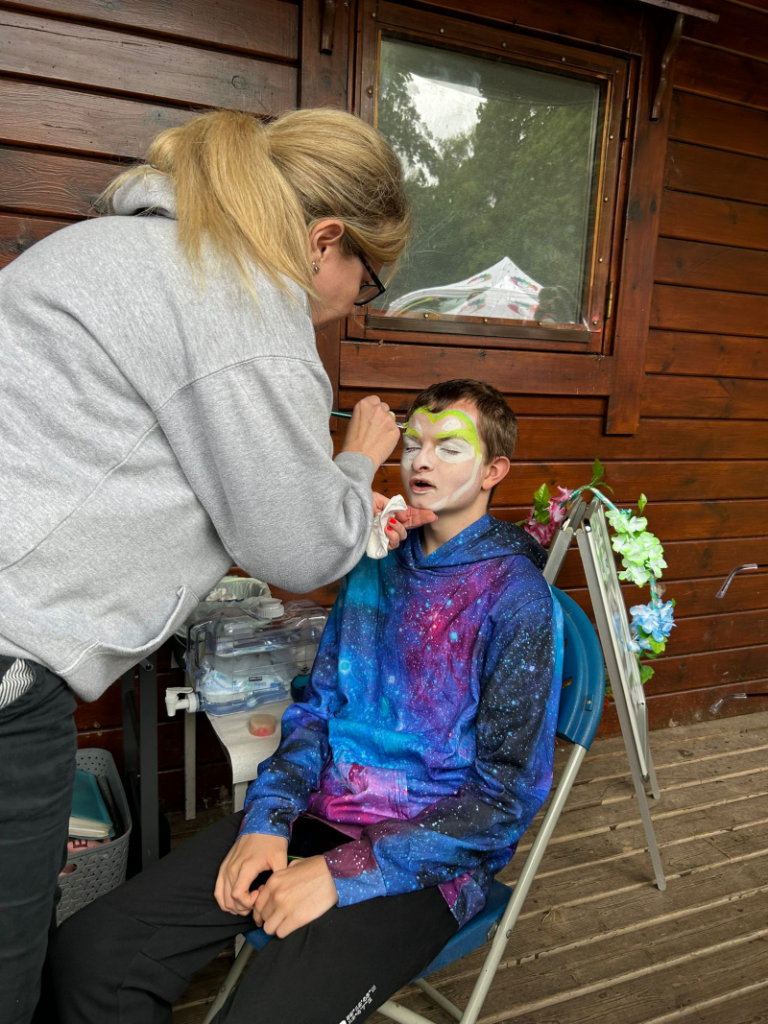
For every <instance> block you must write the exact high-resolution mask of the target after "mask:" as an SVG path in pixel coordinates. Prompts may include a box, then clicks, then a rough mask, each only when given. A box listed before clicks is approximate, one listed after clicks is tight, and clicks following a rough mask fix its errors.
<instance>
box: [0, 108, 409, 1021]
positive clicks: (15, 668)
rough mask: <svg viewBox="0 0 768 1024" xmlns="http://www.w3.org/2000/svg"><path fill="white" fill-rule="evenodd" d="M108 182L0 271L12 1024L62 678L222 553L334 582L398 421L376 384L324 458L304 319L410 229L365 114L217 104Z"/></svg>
mask: <svg viewBox="0 0 768 1024" xmlns="http://www.w3.org/2000/svg"><path fill="white" fill-rule="evenodd" d="M104 198H105V202H106V204H107V208H108V212H109V213H111V214H112V216H107V217H102V218H98V219H94V220H89V221H87V222H85V223H81V224H77V225H74V226H72V227H69V228H66V229H64V230H63V231H60V232H57V233H56V234H55V235H53V236H51V237H49V238H47V239H45V240H44V241H42V242H40V243H38V244H37V245H36V246H35V247H34V248H33V249H32V250H30V251H29V252H27V253H25V254H24V255H23V256H21V257H19V259H18V260H16V261H15V262H14V263H13V264H12V265H11V266H10V267H8V268H7V269H6V270H4V271H3V272H2V274H0V355H1V357H2V358H0V387H1V388H2V394H3V401H2V403H0V431H2V436H3V444H2V447H1V448H0V609H2V613H1V618H0V751H1V756H0V822H2V825H0V918H2V921H3V927H2V933H1V934H2V938H1V939H0V1024H11V1022H12V1024H26V1022H27V1021H29V1020H30V1019H31V1017H32V1014H33V1011H34V1008H35V1004H36V1002H37V999H38V993H39V975H40V970H41V967H42V963H43V958H44V955H45V949H46V943H47V931H48V926H49V922H50V920H51V915H52V910H53V904H54V894H55V890H56V878H57V874H58V872H59V870H60V868H61V866H62V863H61V862H62V851H63V849H64V844H65V841H66V832H67V819H68V815H69V809H70V804H71V794H72V783H73V774H74V751H75V725H74V721H73V717H72V712H73V711H74V708H75V701H74V698H73V692H74V693H75V694H77V695H78V696H80V697H81V698H82V699H84V700H86V701H92V700H95V699H96V698H98V697H99V696H100V695H101V694H102V693H103V692H104V690H106V688H107V687H108V686H109V685H110V684H111V683H112V681H113V680H115V679H117V678H118V677H119V676H120V675H121V673H123V672H124V671H126V670H127V669H129V668H131V667H132V666H133V665H135V664H136V663H137V662H138V661H139V660H140V658H141V657H143V656H145V655H146V654H148V653H150V652H152V651H154V650H155V649H156V648H158V647H159V646H160V645H161V644H162V642H163V641H164V640H165V639H166V638H167V637H168V636H170V635H171V633H172V632H173V631H174V630H175V629H176V628H177V627H178V626H179V625H180V624H181V623H182V622H183V621H184V620H185V618H186V617H187V615H188V614H189V612H190V611H191V609H192V608H193V606H194V605H195V604H196V603H197V602H198V601H199V600H200V599H201V598H202V597H203V596H204V595H205V594H206V593H207V592H208V591H209V590H210V588H211V587H212V585H213V584H215V583H216V581H217V580H218V579H219V578H220V577H221V576H223V575H224V574H225V572H226V571H227V569H228V568H229V567H230V566H231V565H232V563H233V562H235V563H237V564H238V565H240V566H242V568H243V569H245V570H247V571H248V572H250V573H251V574H253V575H254V576H257V577H260V578H262V579H266V580H269V581H270V582H271V583H274V584H277V585H280V586H283V587H285V588H287V589H289V590H292V591H299V592H301V591H308V590H311V589H312V588H314V587H317V586H319V585H323V584H326V583H329V582H330V581H332V580H334V579H338V578H339V577H341V576H342V575H344V574H345V573H346V572H347V571H348V570H349V569H351V568H352V566H353V565H355V563H356V562H357V561H358V560H359V558H360V557H361V555H362V553H363V551H364V549H365V545H366V542H367V540H368V537H369V535H370V531H371V523H372V516H373V501H372V492H371V481H372V478H373V474H374V472H375V471H376V469H377V468H378V467H379V466H380V465H381V463H382V462H383V461H384V460H385V459H386V458H387V457H388V456H389V455H390V453H391V452H392V450H393V448H394V446H395V444H396V443H397V440H398V436H399V431H398V429H397V427H396V426H395V424H394V422H393V418H392V416H391V415H390V413H389V410H388V406H387V405H386V404H385V403H384V402H381V401H379V399H378V398H375V397H369V398H366V399H364V400H363V401H361V402H360V403H358V405H357V406H356V408H355V410H354V413H353V416H352V420H351V423H350V425H349V429H348V430H347V434H346V439H345V442H344V446H343V451H342V452H341V454H340V455H339V456H338V457H337V458H336V459H335V460H334V459H333V458H332V445H331V438H330V434H329V430H328V416H329V412H330V408H331V387H330V383H329V380H328V377H327V376H326V373H325V371H324V369H323V366H322V364H321V362H320V359H319V357H318V354H317V350H316V346H315V336H314V331H313V327H317V326H319V325H322V324H324V323H326V322H328V321H330V320H332V319H334V318H337V317H340V316H343V315H346V314H348V313H349V312H350V311H351V310H352V308H353V306H354V305H356V304H358V305H359V304H361V303H364V302H365V301H367V300H369V299H370V298H371V297H373V296H375V295H377V294H379V293H380V285H379V283H378V279H377V277H376V273H377V271H378V270H379V269H380V267H381V265H383V264H385V263H390V262H392V261H394V260H396V259H397V258H398V257H399V256H400V254H401V253H402V251H403V248H404V245H405V243H406V240H407V236H408V232H409V228H410V212H409V208H408V204H407V201H406V198H405V195H404V192H403V183H402V173H401V170H400V167H399V165H398V162H397V159H396V157H395V155H394V153H393V152H392V150H391V148H390V147H389V145H388V144H387V143H386V142H385V140H384V139H383V138H382V137H381V136H380V135H379V134H378V133H377V132H376V131H374V130H373V129H372V128H370V127H369V126H367V125H366V124H364V123H363V122H362V121H360V120H359V119H357V118H355V117H352V116H351V115H348V114H345V113H342V112H339V111H332V110H303V111H294V112H291V113H287V114H285V115H284V116H281V117H279V118H277V119H276V120H275V121H273V122H271V123H269V124H262V123H260V122H259V121H257V120H256V119H254V118H253V117H251V116H250V115H246V114H242V113H236V112H231V111H220V112H214V113H208V114H204V115H203V116H200V117H197V118H195V119H193V120H191V121H190V122H189V123H187V124H186V125H185V126H183V127H181V128H173V129H171V130H169V131H165V132H163V133H162V134H161V135H159V136H158V137H157V139H156V140H155V141H154V143H153V144H152V145H151V147H150V149H149V152H148V154H147V162H146V164H144V165H142V166H139V167H137V168H134V169H131V170H129V171H127V172H126V173H124V174H123V175H121V176H120V177H119V178H118V179H117V180H116V181H115V182H114V183H113V184H112V185H111V186H110V187H109V189H108V190H107V192H106V193H105V197H104ZM403 518H404V516H403ZM391 536H392V540H391V544H392V545H393V546H394V545H396V544H397V543H398V540H399V539H400V538H401V537H404V536H405V531H404V528H403V527H402V526H401V524H400V523H397V524H395V525H394V528H393V531H392V533H391Z"/></svg>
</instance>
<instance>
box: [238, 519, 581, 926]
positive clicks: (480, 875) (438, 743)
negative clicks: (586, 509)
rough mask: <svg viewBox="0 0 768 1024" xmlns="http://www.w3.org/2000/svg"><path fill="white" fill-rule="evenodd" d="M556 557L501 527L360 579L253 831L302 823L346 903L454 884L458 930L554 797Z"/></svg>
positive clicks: (486, 524)
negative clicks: (314, 827) (313, 820)
mask: <svg viewBox="0 0 768 1024" xmlns="http://www.w3.org/2000/svg"><path fill="white" fill-rule="evenodd" d="M544 557H545V555H544V551H543V549H542V548H541V547H540V546H539V545H538V544H537V543H536V542H535V541H534V540H533V539H532V538H531V537H529V536H528V534H526V533H525V532H524V531H523V530H521V529H519V528H518V527H516V526H512V525H511V524H508V523H502V522H500V521H498V520H496V519H494V518H493V517H491V516H490V515H485V516H483V517H482V518H481V519H479V520H478V521H477V522H475V523H473V524H472V525H471V526H469V527H468V528H467V529H465V530H463V531H462V532H461V533H460V534H458V535H457V536H456V537H453V538H452V539H451V540H450V541H448V542H447V543H446V544H444V545H442V546H441V547H440V548H438V549H437V550H436V551H434V552H433V553H432V554H430V555H424V554H423V552H422V549H421V543H420V539H419V532H418V531H417V530H413V531H411V532H410V533H409V535H408V539H407V540H406V541H405V542H404V543H403V544H402V545H401V546H400V547H399V548H398V549H397V550H396V551H394V552H391V553H390V554H389V555H388V556H387V557H386V558H384V559H382V560H381V561H373V560H371V559H369V558H363V559H362V561H361V562H360V563H359V565H357V566H356V568H355V569H353V570H352V572H351V573H350V574H349V575H348V576H347V577H346V578H345V580H344V581H343V584H342V588H341V592H340V594H339V597H338V598H337V600H336V603H335V605H334V607H333V610H332V612H331V616H330V618H329V620H328V624H327V626H326V628H325V631H324V633H323V637H322V640H321V643H320V649H319V650H318V654H317V658H316V659H315V664H314V668H313V670H312V677H311V680H310V683H309V685H308V686H307V691H306V698H305V700H304V701H303V702H302V703H297V704H294V705H292V706H291V707H290V708H289V709H288V710H287V711H286V713H285V715H284V716H283V721H282V740H281V743H280V747H279V748H278V750H277V752H276V753H275V755H274V756H273V757H272V758H270V759H269V760H267V761H265V762H264V763H263V765H261V770H260V774H259V777H258V778H257V779H256V781H255V782H254V783H252V785H251V787H250V788H249V790H248V795H247V798H246V813H245V818H244V821H243V827H242V832H243V833H263V834H269V835H281V836H285V837H286V838H288V837H289V836H290V830H291V825H292V823H293V821H294V820H295V818H296V817H298V815H299V814H302V813H309V814H311V815H314V816H315V817H317V818H320V819H322V820H324V821H327V822H328V823H329V824H331V825H333V826H334V828H336V829H338V830H340V831H341V832H344V833H346V834H347V835H349V836H350V837H351V839H352V841H351V842H348V843H346V844H344V845H342V846H339V847H337V848H336V849H335V850H332V851H331V852H330V853H328V854H326V855H325V858H326V861H327V863H328V867H329V869H330V872H331V875H332V876H333V879H334V882H335V884H336V889H337V891H338V894H339V905H340V906H344V905H346V904H350V903H358V902H360V901H362V900H366V899H371V898H372V897H374V896H386V895H397V894H399V893H404V892H411V891H414V890H417V889H424V888H427V887H429V886H439V887H440V890H441V892H442V894H443V896H444V897H445V899H446V901H447V902H448V905H449V906H450V908H451V911H452V913H453V914H454V916H455V917H456V919H457V921H458V922H459V925H462V924H463V923H464V922H466V921H468V920H469V919H470V918H471V917H473V916H474V914H476V913H477V912H478V911H479V910H480V909H481V908H482V906H483V904H484V903H485V900H486V898H487V895H488V890H489V887H490V884H491V881H492V880H493V876H494V875H495V874H496V873H497V872H498V871H499V870H500V869H501V868H502V867H503V866H504V865H505V864H506V863H507V862H508V861H509V859H510V857H511V856H512V854H513V853H514V851H515V847H516V845H517V842H518V840H519V838H520V836H521V835H522V833H523V832H524V831H525V829H526V828H527V827H528V825H529V824H530V823H531V820H532V819H533V817H534V815H535V814H536V812H537V810H538V809H539V807H541V805H542V803H543V802H544V800H545V799H546V796H547V793H548V792H549V789H550V786H551V783H552V760H553V754H554V738H555V726H556V724H557V714H558V706H559V699H560V683H561V676H562V649H563V632H562V616H561V613H560V608H559V605H558V604H557V602H556V601H555V600H554V598H553V596H552V593H551V591H550V589H549V586H548V585H547V583H546V582H545V580H544V578H543V576H542V575H541V571H540V570H541V567H542V565H543V562H544Z"/></svg>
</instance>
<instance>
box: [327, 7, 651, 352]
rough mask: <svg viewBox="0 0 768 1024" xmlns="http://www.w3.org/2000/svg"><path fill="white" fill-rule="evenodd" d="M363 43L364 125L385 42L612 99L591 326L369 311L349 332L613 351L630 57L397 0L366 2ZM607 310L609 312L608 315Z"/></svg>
mask: <svg viewBox="0 0 768 1024" xmlns="http://www.w3.org/2000/svg"><path fill="white" fill-rule="evenodd" d="M360 29H361V31H360V37H359V39H360V46H359V49H358V55H357V75H356V84H357V88H356V90H355V93H356V95H355V107H356V113H358V114H359V115H360V116H361V117H362V118H363V119H364V120H366V121H368V122H369V123H371V124H374V125H376V123H377V107H378V83H379V57H380V50H381V39H382V36H385V35H386V36H388V37H390V38H397V39H402V40H404V41H408V42H415V43H420V44H422V45H430V46H437V47H440V48H442V49H448V50H452V51H454V52H461V53H467V54H470V55H475V56H478V57H485V58H491V59H496V60H499V61H501V62H505V63H509V64H512V65H514V66H518V67H519V66H524V67H529V68H532V69H534V70H540V71H549V72H553V73H557V72H558V71H561V70H562V69H563V68H564V67H565V68H567V69H568V72H569V74H570V76H571V77H577V78H582V79H584V80H586V81H591V82H598V83H600V85H601V102H603V103H604V113H603V116H602V118H601V121H602V137H601V138H600V140H599V148H598V167H597V169H596V184H595V187H594V205H593V208H592V210H591V213H592V217H593V224H594V228H593V230H592V232H591V236H590V251H589V253H588V255H587V259H588V264H587V282H586V290H585V301H584V307H583V308H584V318H585V321H586V322H585V323H583V324H580V325H573V326H558V327H552V326H548V325H541V324H536V323H534V322H532V321H520V320H507V319H504V320H501V319H495V320H494V319H491V318H487V317H468V316H462V317H453V316H450V315H445V314H443V315H439V316H437V315H434V314H424V322H423V323H421V322H420V320H419V318H418V317H403V318H402V319H400V318H393V317H387V316H382V315H378V316H377V315H376V313H375V312H371V311H369V310H367V309H366V311H365V312H364V313H362V314H360V315H358V316H353V317H350V318H349V320H348V322H347V336H348V337H350V338H359V339H360V340H370V339H372V338H375V339H376V340H383V341H397V342H402V343H406V344H407V343H409V342H413V343H419V344H441V343H444V342H445V341H447V340H448V339H447V338H446V335H448V336H450V337H451V340H452V341H453V342H454V343H456V344H460V345H462V346H466V347H477V348H495V349H496V348H502V349H523V350H525V349H527V350H534V351H555V352H581V353H588V354H593V355H596V354H609V353H610V351H611V345H612V315H611V313H612V310H611V309H610V308H609V306H610V299H609V294H610V293H611V292H612V291H613V288H614V284H613V283H614V281H615V277H616V273H617V264H618V252H617V250H618V248H619V247H618V246H617V245H615V244H614V239H615V238H617V237H619V233H620V225H621V219H622V215H623V209H624V198H625V193H626V175H625V174H624V173H623V166H622V164H623V160H622V155H623V154H622V150H623V148H624V146H623V135H624V134H625V133H624V125H625V124H626V121H627V111H628V109H629V104H630V102H631V96H630V93H631V90H632V89H633V88H634V87H635V84H636V83H635V80H634V79H635V76H634V75H633V62H632V61H631V60H630V59H628V57H626V56H616V55H613V54H606V53H601V52H593V51H591V50H587V49H584V48H578V47H575V46H570V45H564V44H562V43H554V42H551V43H550V42H547V41H543V40H539V39H535V38H532V37H530V36H526V35H522V34H520V33H518V32H514V31H512V30H499V29H498V28H490V27H488V26H484V25H478V24H474V23H472V22H467V21H464V20H461V19H458V18H452V17H444V16H443V15H441V14H438V13H434V12H424V11H419V10H414V9H413V8H407V7H403V6H402V5H400V4H397V3H393V2H389V0H364V2H363V3H362V4H361V8H360ZM606 314H607V315H606Z"/></svg>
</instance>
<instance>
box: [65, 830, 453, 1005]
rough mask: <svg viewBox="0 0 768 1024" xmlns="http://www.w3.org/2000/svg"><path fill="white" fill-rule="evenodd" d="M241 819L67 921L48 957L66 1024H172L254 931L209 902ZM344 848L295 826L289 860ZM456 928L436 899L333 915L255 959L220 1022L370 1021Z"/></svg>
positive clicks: (379, 902)
mask: <svg viewBox="0 0 768 1024" xmlns="http://www.w3.org/2000/svg"><path fill="white" fill-rule="evenodd" d="M241 820H242V813H239V814H233V815H231V816H230V817H228V818H225V819H224V820H223V821H220V822H218V823H217V824H216V825H212V826H211V827H210V828H208V829H206V830H205V831H204V832H201V833H199V834H198V835H197V836H195V837H194V839H191V840H189V842H187V843H185V844H184V845H183V846H181V847H180V848H179V849H178V850H176V851H174V852H173V853H172V854H170V855H169V856H168V857H165V858H164V859H163V860H161V861H160V862H159V863H158V864H155V865H154V866H153V867H151V868H149V869H148V870H147V871H145V872H143V873H142V874H140V875H137V876H136V877H135V878H132V879H131V880H130V881H129V882H127V883H126V884H125V885H122V886H120V888H119V889H115V890H114V891H113V892H111V893H108V894H107V895H106V896H102V897H101V898H100V899H98V900H96V901H95V902H94V903H91V904H90V905H89V906H87V907H85V908H84V909H83V910H81V911H79V912H78V913H77V914H74V915H73V916H72V917H71V918H69V919H68V920H67V921H65V922H64V924H63V925H62V927H61V928H60V929H59V931H58V934H57V935H56V938H55V939H54V941H53V943H52V949H51V972H52V976H53V978H54V986H55V990H56V992H55V994H56V1001H57V1005H58V1009H59V1015H60V1024H169V1022H170V1020H171V1004H172V1003H173V1001H174V1000H176V999H178V998H179V996H181V994H182V993H183V992H184V990H185V988H186V987H187V985H188V983H189V981H190V979H191V977H192V975H193V974H195V972H196V971H199V970H200V968H202V967H204V966H205V965H206V964H207V963H209V961H210V960H212V959H213V957H214V956H216V954H217V953H218V952H219V951H220V950H221V949H222V948H223V947H224V946H226V944H227V943H228V942H230V941H231V940H232V938H233V937H234V936H236V935H238V934H240V933H242V932H247V931H250V930H251V929H252V928H253V920H252V918H250V917H236V916H234V915H232V914H228V913H226V912H225V911H223V910H221V909H220V908H219V906H218V904H217V903H216V901H215V899H214V896H213V889H214V885H215V882H216V876H217V875H218V871H219V866H220V865H221V862H222V861H223V860H224V858H225V856H226V855H227V853H228V852H229V850H230V848H231V847H232V844H233V843H234V842H235V839H236V838H237V833H238V829H239V826H240V822H241ZM329 833H330V837H331V838H330V841H329V835H328V834H329ZM344 841H346V836H342V835H341V834H340V833H337V832H335V830H333V829H331V828H329V827H328V826H323V825H322V824H320V823H315V822H313V821H312V820H311V819H301V818H300V819H299V820H298V821H297V822H296V823H295V825H294V836H293V839H292V842H291V847H290V852H291V853H296V854H297V855H299V856H308V855H311V854H313V853H323V852H325V851H326V850H328V849H331V848H333V846H335V845H339V843H340V842H344ZM259 880H261V879H259ZM456 927H457V926H456V921H455V919H454V918H453V916H452V914H451V913H450V911H449V910H448V906H447V904H446V903H445V901H444V900H443V898H442V896H441V895H440V892H439V890H438V889H425V890H423V891H420V892H413V893H407V894H405V895H402V896H386V897H380V898H377V899H372V900H367V901H365V902H363V903H358V904H355V905H353V906H348V907H333V908H332V909H331V910H329V911H328V912H327V913H325V914H323V916H322V917H320V918H318V919H317V920H315V921H312V922H311V923H310V924H308V925H306V926H305V927H303V928H299V929H297V931H295V932H293V933H292V934H291V935H288V936H287V937H286V938H284V939H278V938H273V939H272V940H271V941H270V942H269V944H268V945H267V946H266V947H265V948H264V950H262V952H260V953H258V954H255V955H254V957H253V959H252V961H251V963H250V965H249V966H248V968H247V970H246V972H245V976H244V978H243V980H242V982H241V984H240V986H239V988H238V989H237V990H236V991H235V992H234V994H233V995H232V996H230V998H229V1000H228V1002H227V1003H226V1004H225V1006H224V1007H223V1009H222V1010H221V1012H220V1013H219V1014H218V1016H217V1018H216V1021H217V1024H224V1022H225V1021H226V1024H352V1022H353V1021H354V1022H359V1021H363V1020H365V1018H366V1017H367V1016H369V1015H370V1014H371V1013H373V1011H374V1010H375V1009H376V1008H377V1007H378V1006H380V1005H381V1003H383V1002H384V1001H385V1000H386V999H388V998H389V997H390V996H391V995H393V993H395V992H396V991H397V990H398V989H399V988H401V987H402V986H403V985H406V984H407V983H408V982H409V981H411V980H412V979H413V978H414V977H415V976H416V975H417V974H419V972H420V971H422V970H423V969H424V967H426V966H427V964H428V963H429V962H430V961H431V960H432V959H433V958H434V957H435V956H436V955H437V954H438V952H439V951H440V950H441V949H442V948H443V946H444V945H445V944H446V942H447V941H448V939H449V938H450V937H451V936H452V935H453V934H454V932H455V931H456Z"/></svg>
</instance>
